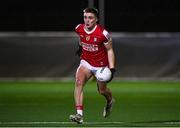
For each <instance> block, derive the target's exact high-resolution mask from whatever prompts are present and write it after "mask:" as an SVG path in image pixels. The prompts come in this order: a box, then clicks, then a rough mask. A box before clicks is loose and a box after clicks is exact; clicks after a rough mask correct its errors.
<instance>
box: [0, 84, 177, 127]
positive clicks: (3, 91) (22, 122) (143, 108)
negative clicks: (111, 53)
mask: <svg viewBox="0 0 180 128" xmlns="http://www.w3.org/2000/svg"><path fill="white" fill-rule="evenodd" d="M108 86H109V88H111V90H112V92H113V95H114V98H115V100H116V102H115V104H114V107H113V112H112V114H111V116H110V117H109V118H107V119H105V118H103V117H102V110H103V107H104V105H105V99H104V97H102V96H101V95H99V94H98V92H97V90H96V83H94V82H89V83H87V85H86V86H85V90H84V91H85V93H84V94H85V95H84V97H85V99H84V108H85V110H84V121H85V123H84V124H82V125H78V124H75V123H72V122H70V121H69V115H70V114H73V113H75V109H74V98H73V90H74V84H73V82H58V81H54V82H23V81H16V82H12V81H11V82H8V81H7V82H5V81H4V82H2V81H1V82H0V126H1V127H6V126H9V127H10V126H14V127H15V126H18V127H19V126H22V127H34V126H36V127H42V126H46V127H47V126H48V127H56V126H59V127H61V126H62V127H79V126H82V127H136V126H142V127H154V126H156V127H157V126H159V127H169V126H172V127H174V126H179V127H180V82H112V83H110V84H109V85H108Z"/></svg>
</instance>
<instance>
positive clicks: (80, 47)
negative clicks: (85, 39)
mask: <svg viewBox="0 0 180 128" xmlns="http://www.w3.org/2000/svg"><path fill="white" fill-rule="evenodd" d="M81 54H82V46H80V45H79V47H78V49H77V50H76V55H78V56H81Z"/></svg>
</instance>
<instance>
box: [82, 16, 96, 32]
mask: <svg viewBox="0 0 180 128" xmlns="http://www.w3.org/2000/svg"><path fill="white" fill-rule="evenodd" d="M96 22H97V18H96V16H95V15H94V14H93V13H84V23H85V26H86V28H87V29H88V30H89V31H90V30H92V29H93V28H94V27H95V25H96Z"/></svg>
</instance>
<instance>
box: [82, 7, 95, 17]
mask: <svg viewBox="0 0 180 128" xmlns="http://www.w3.org/2000/svg"><path fill="white" fill-rule="evenodd" d="M83 12H84V13H88V12H89V13H93V14H94V15H95V16H96V17H97V18H98V10H97V9H96V8H85V9H84V10H83Z"/></svg>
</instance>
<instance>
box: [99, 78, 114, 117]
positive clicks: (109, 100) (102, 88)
mask: <svg viewBox="0 0 180 128" xmlns="http://www.w3.org/2000/svg"><path fill="white" fill-rule="evenodd" d="M97 88H98V91H99V93H100V94H101V95H103V96H104V97H105V99H106V106H105V107H104V111H103V116H104V117H105V118H106V117H108V116H109V115H110V114H111V110H112V105H113V102H114V99H113V97H112V92H111V90H110V89H109V88H107V83H105V82H100V81H97Z"/></svg>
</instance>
